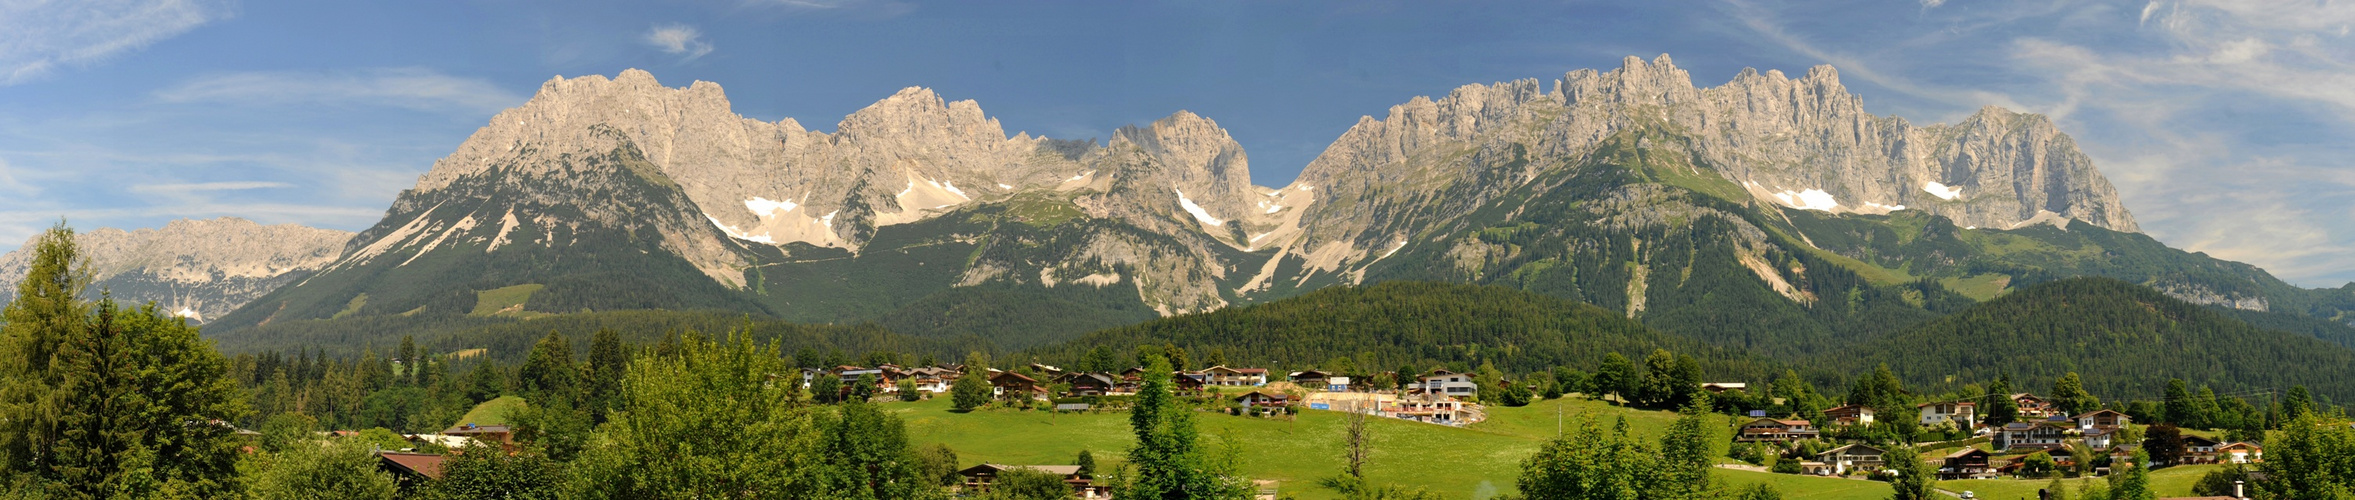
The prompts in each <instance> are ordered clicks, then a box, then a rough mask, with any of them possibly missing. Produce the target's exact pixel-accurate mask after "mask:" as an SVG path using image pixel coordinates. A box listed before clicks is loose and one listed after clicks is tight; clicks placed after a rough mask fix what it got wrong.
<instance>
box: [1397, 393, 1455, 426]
mask: <svg viewBox="0 0 2355 500" xmlns="http://www.w3.org/2000/svg"><path fill="white" fill-rule="evenodd" d="M1382 404H1383V408H1382V410H1381V411H1382V414H1384V415H1388V416H1390V417H1393V418H1401V419H1406V420H1413V421H1417V422H1428V423H1434V424H1443V425H1465V424H1469V423H1472V422H1473V421H1475V420H1478V419H1479V416H1478V414H1476V413H1473V412H1472V411H1471V410H1470V409H1468V408H1466V407H1465V405H1464V402H1462V401H1457V400H1456V399H1455V398H1451V397H1447V396H1445V395H1441V394H1437V393H1422V394H1414V395H1409V396H1406V397H1402V398H1399V399H1398V400H1397V401H1384V402H1382Z"/></svg>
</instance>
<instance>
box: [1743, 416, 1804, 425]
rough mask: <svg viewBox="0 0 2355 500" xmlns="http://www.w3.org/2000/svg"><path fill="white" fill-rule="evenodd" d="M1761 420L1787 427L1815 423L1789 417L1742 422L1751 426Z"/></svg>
mask: <svg viewBox="0 0 2355 500" xmlns="http://www.w3.org/2000/svg"><path fill="white" fill-rule="evenodd" d="M1759 422H1773V423H1774V424H1775V425H1781V426H1786V427H1788V426H1794V425H1815V422H1809V421H1805V420H1789V419H1780V418H1761V419H1756V420H1751V421H1750V422H1749V423H1746V424H1742V426H1744V427H1748V426H1751V425H1757V424H1758V423H1759Z"/></svg>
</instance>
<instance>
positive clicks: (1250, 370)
mask: <svg viewBox="0 0 2355 500" xmlns="http://www.w3.org/2000/svg"><path fill="white" fill-rule="evenodd" d="M1231 369H1232V370H1234V371H1235V372H1236V373H1257V374H1260V375H1266V374H1267V369H1266V368H1231Z"/></svg>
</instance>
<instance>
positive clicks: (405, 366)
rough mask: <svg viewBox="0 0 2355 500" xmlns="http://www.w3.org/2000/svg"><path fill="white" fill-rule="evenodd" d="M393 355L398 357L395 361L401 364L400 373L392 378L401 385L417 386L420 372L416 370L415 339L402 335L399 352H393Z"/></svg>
mask: <svg viewBox="0 0 2355 500" xmlns="http://www.w3.org/2000/svg"><path fill="white" fill-rule="evenodd" d="M393 355H394V356H399V358H397V359H399V360H400V362H401V372H400V374H399V375H398V376H396V377H394V378H395V379H397V380H399V381H400V383H401V384H402V385H417V382H418V380H419V372H420V371H421V370H418V369H417V339H414V338H411V337H410V336H408V335H402V336H401V350H400V351H397V352H394V353H393Z"/></svg>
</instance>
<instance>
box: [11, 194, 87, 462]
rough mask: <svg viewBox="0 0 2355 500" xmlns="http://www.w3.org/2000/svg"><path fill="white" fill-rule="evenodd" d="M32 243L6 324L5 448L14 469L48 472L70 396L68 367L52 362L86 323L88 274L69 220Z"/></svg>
mask: <svg viewBox="0 0 2355 500" xmlns="http://www.w3.org/2000/svg"><path fill="white" fill-rule="evenodd" d="M32 246H33V259H32V262H31V265H30V266H29V268H28V269H27V272H26V273H25V277H24V280H23V281H19V282H17V284H16V300H14V301H11V302H9V303H8V307H7V309H6V311H5V313H4V314H5V317H6V318H7V322H6V324H5V325H0V428H4V429H0V431H4V432H0V452H5V453H6V458H7V463H6V464H5V465H6V467H7V470H8V471H9V472H12V473H34V474H46V473H47V471H45V470H42V469H45V468H46V466H45V465H44V464H47V463H49V462H50V461H51V458H50V457H52V456H53V454H54V452H53V448H54V447H55V446H56V445H57V442H58V441H59V440H60V439H62V436H61V435H60V433H61V432H63V431H64V429H62V428H60V427H59V426H58V422H57V415H58V414H59V413H60V412H61V411H62V410H63V409H62V408H61V406H62V405H63V404H64V403H65V402H66V400H67V399H69V398H68V397H67V395H66V394H62V393H59V392H58V386H59V384H61V383H62V382H63V379H64V378H65V377H64V374H63V373H62V372H61V371H57V370H51V369H50V364H52V363H54V362H55V360H56V359H57V351H58V350H59V349H60V347H61V346H62V345H63V344H64V343H66V342H67V341H68V339H70V338H72V337H74V336H78V335H80V334H81V332H82V330H84V329H86V328H87V325H86V324H85V323H86V320H85V318H86V317H88V315H89V313H90V306H89V304H87V303H84V302H83V301H82V300H81V294H82V289H83V288H85V287H87V286H88V284H89V273H88V271H87V270H86V269H84V268H83V267H82V266H84V265H85V263H84V262H83V261H82V260H81V259H80V257H79V256H80V248H79V247H78V246H76V245H75V242H74V232H73V230H72V229H69V228H67V227H66V226H65V223H63V222H60V223H58V225H57V226H55V227H51V228H49V230H48V231H47V232H44V233H42V234H41V236H40V238H38V239H36V240H34V241H33V244H32Z"/></svg>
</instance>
